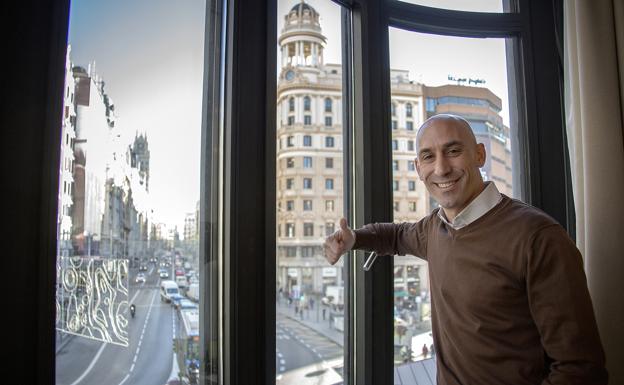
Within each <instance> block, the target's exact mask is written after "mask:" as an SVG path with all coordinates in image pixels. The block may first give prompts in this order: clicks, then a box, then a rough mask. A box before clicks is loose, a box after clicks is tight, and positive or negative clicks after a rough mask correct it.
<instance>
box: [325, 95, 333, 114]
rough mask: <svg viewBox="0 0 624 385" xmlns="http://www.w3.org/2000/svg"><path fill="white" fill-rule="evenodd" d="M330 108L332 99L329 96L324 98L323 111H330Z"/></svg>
mask: <svg viewBox="0 0 624 385" xmlns="http://www.w3.org/2000/svg"><path fill="white" fill-rule="evenodd" d="M331 110H332V100H331V98H325V112H331Z"/></svg>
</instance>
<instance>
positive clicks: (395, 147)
mask: <svg viewBox="0 0 624 385" xmlns="http://www.w3.org/2000/svg"><path fill="white" fill-rule="evenodd" d="M398 149H399V141H398V140H396V139H393V140H392V151H397V150H398Z"/></svg>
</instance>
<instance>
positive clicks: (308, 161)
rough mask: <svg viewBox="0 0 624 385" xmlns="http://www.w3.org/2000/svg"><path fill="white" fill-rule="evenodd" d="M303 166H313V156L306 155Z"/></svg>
mask: <svg viewBox="0 0 624 385" xmlns="http://www.w3.org/2000/svg"><path fill="white" fill-rule="evenodd" d="M303 168H312V157H311V156H304V157H303Z"/></svg>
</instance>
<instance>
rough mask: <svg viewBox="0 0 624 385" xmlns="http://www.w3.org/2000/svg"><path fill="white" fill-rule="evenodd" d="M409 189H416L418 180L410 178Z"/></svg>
mask: <svg viewBox="0 0 624 385" xmlns="http://www.w3.org/2000/svg"><path fill="white" fill-rule="evenodd" d="M407 189H408V190H409V191H416V181H414V180H410V181H408V182H407Z"/></svg>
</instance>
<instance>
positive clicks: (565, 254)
mask: <svg viewBox="0 0 624 385" xmlns="http://www.w3.org/2000/svg"><path fill="white" fill-rule="evenodd" d="M526 282H527V293H528V299H529V306H530V309H531V313H532V315H533V319H534V321H535V324H536V325H537V328H538V330H539V332H540V335H541V340H542V346H543V348H544V350H545V351H546V354H547V355H548V356H549V357H550V358H551V359H552V360H553V362H552V364H551V365H550V373H549V375H548V377H547V378H546V379H545V380H544V381H543V383H542V384H543V385H546V384H583V385H590V384H594V385H602V384H607V380H608V375H607V371H606V369H605V356H604V351H603V349H602V344H601V342H600V336H599V335H598V327H597V326H596V319H595V318H594V311H593V308H592V303H591V298H590V296H589V291H588V290H587V281H586V278H585V272H584V271H583V261H582V258H581V254H580V252H579V251H578V249H577V248H576V246H575V245H574V243H573V242H572V240H571V239H570V238H569V237H568V235H567V234H566V232H565V230H564V229H563V228H562V227H561V226H558V225H552V226H548V227H546V228H543V229H541V230H539V231H538V232H537V233H536V235H535V237H534V239H533V242H532V248H531V250H530V251H529V253H528V263H527V277H526Z"/></svg>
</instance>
